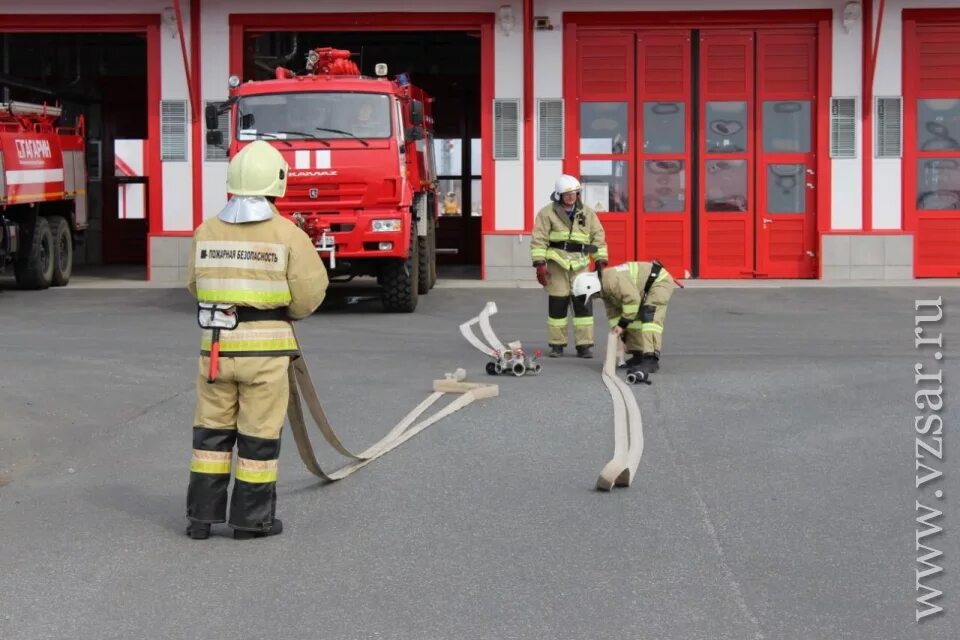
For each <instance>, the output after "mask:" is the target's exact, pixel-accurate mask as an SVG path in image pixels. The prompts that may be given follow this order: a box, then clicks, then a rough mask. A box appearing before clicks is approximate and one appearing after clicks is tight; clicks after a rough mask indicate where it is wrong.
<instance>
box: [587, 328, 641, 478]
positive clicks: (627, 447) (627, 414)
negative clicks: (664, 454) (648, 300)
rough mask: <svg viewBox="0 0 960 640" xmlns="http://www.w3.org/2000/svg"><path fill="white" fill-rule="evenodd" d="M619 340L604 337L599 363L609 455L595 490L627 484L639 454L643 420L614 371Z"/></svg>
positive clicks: (627, 390)
mask: <svg viewBox="0 0 960 640" xmlns="http://www.w3.org/2000/svg"><path fill="white" fill-rule="evenodd" d="M619 342H620V340H618V339H617V338H616V336H612V335H611V336H610V337H609V338H608V339H607V353H606V359H605V360H604V363H603V373H602V377H603V384H604V385H606V387H607V390H608V391H609V392H610V398H611V399H612V400H613V458H611V459H610V461H609V462H608V463H607V464H605V465H604V467H603V469H602V470H601V471H600V477H599V478H597V489H601V490H603V491H610V490H611V489H612V488H613V487H614V486H618V487H629V486H630V484H631V483H632V482H633V478H634V476H635V475H636V473H637V467H639V466H640V457H641V456H642V455H643V421H642V419H641V417H640V406H639V405H638V404H637V398H636V396H635V395H634V394H633V391H632V390H631V389H630V387H628V386H627V384H626V383H625V382H624V381H623V380H621V379H620V378H619V377H618V376H617V374H616V371H617V351H618V344H619Z"/></svg>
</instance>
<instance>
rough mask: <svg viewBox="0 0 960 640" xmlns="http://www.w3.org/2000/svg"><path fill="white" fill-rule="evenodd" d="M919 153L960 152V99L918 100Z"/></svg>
mask: <svg viewBox="0 0 960 640" xmlns="http://www.w3.org/2000/svg"><path fill="white" fill-rule="evenodd" d="M917 145H918V150H919V151H960V99H955V100H954V99H936V100H917Z"/></svg>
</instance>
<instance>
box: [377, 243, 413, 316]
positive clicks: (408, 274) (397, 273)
mask: <svg viewBox="0 0 960 640" xmlns="http://www.w3.org/2000/svg"><path fill="white" fill-rule="evenodd" d="M419 248H420V243H419V242H418V241H417V226H416V225H413V224H412V225H410V253H409V254H408V255H407V259H406V260H391V261H390V262H388V263H386V264H385V265H383V270H382V271H381V272H380V283H381V286H382V287H383V292H382V294H381V296H382V297H381V300H382V302H383V309H384V311H387V312H388V313H412V312H413V310H414V309H416V308H417V301H418V300H419V297H420V296H419V291H418V286H417V284H418V282H419V280H420V256H419V254H420V251H419Z"/></svg>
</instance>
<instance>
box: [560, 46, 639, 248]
mask: <svg viewBox="0 0 960 640" xmlns="http://www.w3.org/2000/svg"><path fill="white" fill-rule="evenodd" d="M634 41H635V35H634V33H633V32H605V33H603V34H598V35H586V34H579V35H578V37H577V59H576V66H577V69H576V86H577V89H576V102H575V104H573V105H571V106H572V107H573V108H572V109H570V112H569V114H568V118H567V123H568V128H567V131H568V132H570V133H572V135H568V136H567V153H566V157H567V160H566V162H565V164H564V166H565V170H566V171H567V172H569V173H571V174H573V175H574V176H578V177H579V178H580V181H581V183H582V184H583V201H584V203H585V204H587V205H588V206H590V207H592V208H593V209H595V210H596V211H597V212H598V213H599V217H600V222H601V224H603V228H604V231H605V234H606V239H607V245H608V247H609V251H610V263H611V264H617V263H620V262H625V261H628V260H633V259H634V252H635V251H636V245H635V244H634V237H635V235H636V234H635V231H634V229H635V212H636V210H637V208H636V207H637V205H636V197H635V195H634V194H633V192H632V189H633V177H632V176H633V174H632V165H633V162H632V161H631V156H632V155H633V153H634V150H633V148H632V146H633V145H632V141H633V140H635V139H636V137H635V135H634V130H635V129H634V123H635V117H634V113H633V109H632V108H631V107H632V104H633V91H634V84H633V77H634V76H633V70H634V59H635V55H636V54H635V51H634Z"/></svg>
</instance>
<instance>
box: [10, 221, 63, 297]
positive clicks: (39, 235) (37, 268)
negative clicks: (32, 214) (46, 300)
mask: <svg viewBox="0 0 960 640" xmlns="http://www.w3.org/2000/svg"><path fill="white" fill-rule="evenodd" d="M53 254H54V250H53V234H52V233H51V232H50V225H49V224H48V223H47V219H46V218H42V217H39V216H38V217H37V222H36V226H35V227H34V230H33V243H32V244H31V246H30V253H29V254H27V255H26V256H24V257H23V258H21V259H19V260H17V261H16V262H15V263H14V264H13V274H14V276H15V277H16V279H17V286H18V287H20V288H21V289H46V288H47V287H49V286H50V283H51V281H52V280H53V258H54V255H53Z"/></svg>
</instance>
